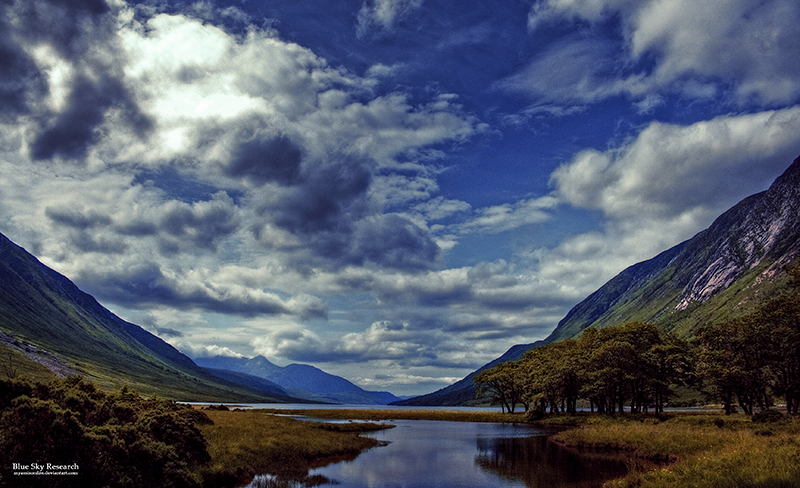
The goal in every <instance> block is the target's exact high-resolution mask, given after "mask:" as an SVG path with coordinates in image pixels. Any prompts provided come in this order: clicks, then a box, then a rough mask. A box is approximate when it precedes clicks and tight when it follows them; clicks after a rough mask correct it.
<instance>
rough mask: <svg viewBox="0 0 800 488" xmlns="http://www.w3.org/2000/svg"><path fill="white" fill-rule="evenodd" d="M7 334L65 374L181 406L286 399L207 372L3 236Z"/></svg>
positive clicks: (2, 300) (0, 267) (0, 327)
mask: <svg viewBox="0 0 800 488" xmlns="http://www.w3.org/2000/svg"><path fill="white" fill-rule="evenodd" d="M0 331H2V332H3V334H1V336H2V337H0V339H3V340H2V342H3V345H4V346H5V347H7V348H11V349H13V350H15V351H17V352H22V353H27V354H26V355H27V356H28V357H31V358H36V359H34V360H38V361H39V362H40V363H44V364H46V365H47V366H48V367H49V368H50V369H51V370H56V372H57V373H59V374H66V373H70V372H74V373H78V374H81V375H84V376H87V377H89V378H91V379H92V380H93V381H95V382H97V383H98V384H100V385H104V386H107V387H111V386H113V387H119V386H121V385H123V384H127V385H129V386H130V387H131V388H133V389H134V390H136V391H139V392H140V393H144V394H158V395H160V396H163V397H166V398H171V399H176V400H197V401H251V402H255V401H262V402H263V401H285V400H286V398H285V397H280V398H276V397H275V396H273V395H272V394H271V392H269V391H264V390H263V389H260V388H257V387H248V386H244V385H239V384H236V383H234V382H231V381H227V380H224V379H221V378H219V377H216V376H214V375H212V374H210V373H209V372H207V371H205V370H203V369H202V368H200V367H199V366H197V365H196V364H195V363H194V362H193V361H192V360H191V359H189V358H188V357H187V356H184V355H183V354H181V353H180V352H178V350H177V349H175V348H174V347H172V346H171V345H169V344H167V343H166V342H164V341H162V340H161V339H159V338H158V337H156V336H154V335H153V334H150V333H149V332H147V331H146V330H144V329H142V328H141V327H139V326H137V325H135V324H131V323H129V322H126V321H124V320H122V319H121V318H119V317H117V316H116V315H114V314H113V313H111V312H110V311H109V310H108V309H106V308H105V307H103V306H102V305H100V304H99V303H98V302H97V300H95V299H94V298H93V297H92V296H91V295H88V294H86V293H84V292H82V291H81V290H79V289H78V287H77V286H75V284H74V283H72V282H71V281H70V280H69V279H67V278H66V277H65V276H63V275H61V274H59V273H57V272H55V271H53V270H52V269H50V268H48V267H47V266H45V265H43V264H42V263H41V262H39V261H38V260H37V259H36V258H35V257H34V256H32V255H31V254H29V253H28V252H27V251H25V250H24V249H23V248H21V247H19V246H17V245H16V244H14V243H13V242H11V241H10V240H9V239H8V238H6V237H5V236H4V235H2V234H0ZM37 351H38V352H37ZM37 354H38V355H37ZM9 357H12V358H13V357H17V356H13V355H11V356H9ZM44 359H46V360H44ZM20 364H22V363H20ZM25 364H28V363H27V362H25Z"/></svg>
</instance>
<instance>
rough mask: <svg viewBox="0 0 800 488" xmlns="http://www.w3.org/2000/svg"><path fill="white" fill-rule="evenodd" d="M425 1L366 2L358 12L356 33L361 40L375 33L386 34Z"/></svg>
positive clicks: (378, 0)
mask: <svg viewBox="0 0 800 488" xmlns="http://www.w3.org/2000/svg"><path fill="white" fill-rule="evenodd" d="M422 2H423V0H365V1H364V3H363V4H362V6H361V10H359V11H358V24H357V26H356V33H357V35H358V37H359V38H361V37H365V36H366V35H368V34H371V33H373V32H375V31H377V32H378V33H385V32H388V31H391V30H393V29H394V26H395V23H397V22H399V21H400V20H401V19H403V18H404V17H406V16H407V15H409V14H410V13H411V12H413V11H415V10H418V9H419V8H420V7H422Z"/></svg>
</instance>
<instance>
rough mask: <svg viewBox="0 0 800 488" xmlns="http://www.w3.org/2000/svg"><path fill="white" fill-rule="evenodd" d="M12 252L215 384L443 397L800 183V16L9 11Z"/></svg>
mask: <svg viewBox="0 0 800 488" xmlns="http://www.w3.org/2000/svg"><path fill="white" fill-rule="evenodd" d="M0 14H1V15H2V17H0V53H2V55H1V56H0V125H2V128H1V129H2V130H0V175H2V176H0V232H2V233H4V234H5V235H7V236H8V237H9V238H11V239H12V240H14V241H15V242H17V243H18V244H20V245H22V246H24V247H25V248H26V249H28V250H29V251H30V252H32V253H34V254H35V255H36V256H37V257H39V258H40V259H41V260H42V261H43V262H44V263H46V264H48V265H49V266H52V267H53V268H55V269H57V270H58V271H60V272H62V273H64V274H66V275H67V276H68V277H70V278H71V279H72V280H73V281H75V282H76V283H77V284H78V285H79V286H80V287H81V288H83V289H84V290H86V291H88V292H90V293H92V294H93V295H95V296H96V297H97V298H98V299H99V300H100V301H101V302H102V303H103V304H105V305H106V306H108V307H109V308H111V309H112V310H113V311H115V312H116V313H118V314H119V315H121V316H122V317H124V318H126V319H127V320H130V321H132V322H134V323H137V324H140V325H142V326H143V327H145V328H147V329H148V330H150V331H151V332H153V333H155V334H158V335H159V336H160V337H162V338H163V339H164V340H166V341H168V342H170V343H171V344H173V345H174V346H176V347H177V348H178V349H180V350H181V351H183V352H184V353H186V354H188V355H190V356H192V357H199V356H208V355H215V354H225V355H242V356H247V357H251V356H254V355H257V354H263V355H265V356H266V357H267V358H268V359H270V360H272V361H274V362H276V363H278V364H288V363H290V362H302V363H309V364H313V365H315V366H318V367H320V368H322V369H325V370H326V371H329V372H331V373H334V374H339V375H342V376H345V377H347V378H348V379H350V380H352V381H354V382H356V383H357V384H359V385H360V386H362V387H365V388H367V389H373V390H389V391H392V392H393V393H396V394H401V395H409V394H420V393H427V392H430V391H433V390H436V389H438V388H441V387H443V386H446V385H447V384H449V383H451V382H453V381H455V380H457V379H460V378H462V377H463V376H465V375H466V374H468V373H469V372H471V371H472V370H474V369H476V368H477V367H479V366H481V365H483V364H485V363H486V362H488V361H491V360H492V359H494V358H496V357H498V356H499V355H500V354H502V353H503V352H504V351H505V350H507V349H508V348H509V347H510V346H512V345H514V344H518V343H528V342H533V341H535V340H538V339H542V338H544V337H546V336H547V335H548V334H549V332H550V331H551V330H552V329H553V328H554V327H555V325H556V324H557V322H558V321H559V320H560V319H561V318H562V317H563V316H564V315H565V314H566V312H567V311H568V310H569V309H570V308H571V307H572V306H574V305H575V304H576V303H578V302H579V301H581V300H582V299H583V298H585V297H586V296H587V295H588V294H590V293H591V292H592V291H594V290H595V289H597V288H598V287H599V286H601V285H602V284H603V283H604V282H606V281H607V280H608V279H610V278H611V277H613V276H614V275H615V274H617V273H618V272H620V271H621V270H622V269H624V268H625V267H627V266H629V265H631V264H634V263H636V262H638V261H641V260H644V259H648V258H650V257H652V256H654V255H655V254H657V253H658V252H660V251H662V250H664V249H667V248H669V247H671V246H673V245H675V244H677V243H679V242H681V241H683V240H685V239H688V238H690V237H692V236H693V235H694V234H695V233H697V232H699V231H700V230H702V229H703V228H705V227H706V226H708V225H709V224H710V223H711V222H712V221H713V219H714V218H716V217H717V216H718V215H719V214H720V213H722V212H723V211H724V210H726V209H727V208H729V207H730V206H732V205H733V204H735V203H736V202H737V201H739V200H740V199H742V198H743V197H745V196H748V195H750V194H753V193H756V192H758V191H762V190H764V189H766V188H767V187H768V186H769V184H770V183H771V182H772V180H773V179H774V178H775V177H777V176H778V175H779V174H781V173H782V172H783V170H784V169H785V168H786V167H788V166H789V164H790V163H791V161H792V160H793V159H794V158H795V157H797V156H798V155H800V106H798V103H799V102H800V4H798V3H797V2H796V1H795V0H766V1H759V2H753V1H737V0H725V1H723V0H708V1H704V2H696V1H694V0H637V1H632V0H583V1H582V0H540V1H514V0H505V1H495V2H479V1H472V0H461V1H453V0H351V1H340V2H319V1H310V0H291V1H289V0H276V1H257V0H241V1H231V2H229V3H225V2H223V1H222V0H218V1H217V0H215V1H200V2H138V3H137V2H128V3H126V2H124V1H122V0H76V1H66V0H32V1H31V0H24V1H23V0H10V1H9V2H4V3H2V4H0Z"/></svg>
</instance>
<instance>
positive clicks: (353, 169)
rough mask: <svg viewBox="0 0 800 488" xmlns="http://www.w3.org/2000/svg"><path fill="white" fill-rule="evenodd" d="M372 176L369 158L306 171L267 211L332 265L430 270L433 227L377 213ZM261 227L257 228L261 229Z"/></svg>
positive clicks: (434, 257)
mask: <svg viewBox="0 0 800 488" xmlns="http://www.w3.org/2000/svg"><path fill="white" fill-rule="evenodd" d="M371 181H372V175H371V172H370V169H369V164H368V162H367V161H362V160H359V159H357V158H353V157H343V158H341V159H339V160H335V161H332V162H329V163H328V165H327V166H325V167H323V168H322V169H317V170H316V171H315V172H310V171H307V174H305V175H303V176H302V177H301V178H300V179H299V180H298V182H297V184H295V185H294V186H291V187H289V188H288V189H287V190H288V192H287V194H286V196H285V197H283V198H280V199H277V200H276V201H274V202H273V203H271V204H269V205H267V206H265V207H264V208H263V209H262V210H263V212H264V214H265V215H267V216H269V217H270V218H272V219H273V222H274V223H275V224H276V225H277V226H278V227H279V228H281V229H283V230H286V231H288V232H290V233H291V234H293V235H295V236H299V237H301V238H302V242H303V244H304V246H305V247H306V248H307V249H308V250H310V251H311V252H312V253H313V255H314V256H315V258H309V257H308V255H303V256H302V257H301V258H298V261H300V262H302V263H301V264H303V265H308V264H309V263H308V260H309V259H316V260H317V261H319V262H315V263H314V264H316V265H319V264H326V265H328V266H332V267H339V266H347V265H364V264H371V265H377V266H380V267H386V268H394V269H404V270H422V269H430V268H431V267H432V266H433V265H434V264H436V261H437V259H438V257H439V248H438V246H437V245H436V243H435V242H434V241H433V240H432V239H431V237H430V235H429V234H428V232H427V231H426V230H424V229H422V228H420V227H419V226H418V225H416V224H414V223H413V222H411V221H410V220H408V219H406V218H405V217H402V216H400V215H396V214H388V215H380V214H376V213H377V212H376V209H374V208H372V207H371V205H370V203H369V197H368V190H369V188H370V183H371ZM256 231H257V230H256Z"/></svg>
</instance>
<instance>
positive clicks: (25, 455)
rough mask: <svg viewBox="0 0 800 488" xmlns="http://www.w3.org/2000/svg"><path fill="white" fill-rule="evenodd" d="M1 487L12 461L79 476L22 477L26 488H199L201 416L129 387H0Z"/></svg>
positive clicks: (76, 382)
mask: <svg viewBox="0 0 800 488" xmlns="http://www.w3.org/2000/svg"><path fill="white" fill-rule="evenodd" d="M0 392H2V393H0V409H2V410H0V459H4V460H6V461H7V463H6V465H4V466H3V469H4V470H5V471H0V486H9V485H11V484H12V482H13V481H18V479H17V480H15V479H14V478H16V477H14V476H13V475H12V473H10V472H8V471H7V470H9V469H10V468H11V463H15V462H16V463H34V462H36V463H39V464H43V463H51V464H59V465H74V464H77V465H78V466H79V468H78V470H77V471H78V473H79V474H78V476H25V481H26V486H30V487H37V486H47V487H51V486H53V487H58V486H82V487H86V488H92V487H131V488H132V487H142V486H159V487H173V488H192V487H199V486H200V482H199V479H198V475H197V474H196V473H197V469H196V468H197V467H198V466H199V465H202V464H205V463H207V462H208V461H209V459H210V457H209V455H208V450H207V446H206V442H205V439H204V438H203V436H202V434H201V433H200V431H199V429H198V428H197V425H202V424H208V423H211V421H210V420H209V418H208V417H207V416H206V415H205V414H204V413H202V412H199V411H196V410H194V409H192V408H191V407H188V406H185V405H180V404H177V403H174V402H170V401H166V400H161V399H157V398H152V399H144V398H142V397H140V396H139V395H137V394H136V393H134V392H131V391H130V390H128V389H127V388H123V389H122V390H121V391H120V392H119V393H117V394H108V393H105V392H103V391H101V390H99V389H97V388H96V387H95V386H94V385H93V384H92V383H90V382H88V381H86V380H84V379H82V378H79V377H70V378H67V379H65V380H55V381H53V382H51V383H47V384H43V383H29V382H26V381H22V380H10V381H0Z"/></svg>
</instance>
